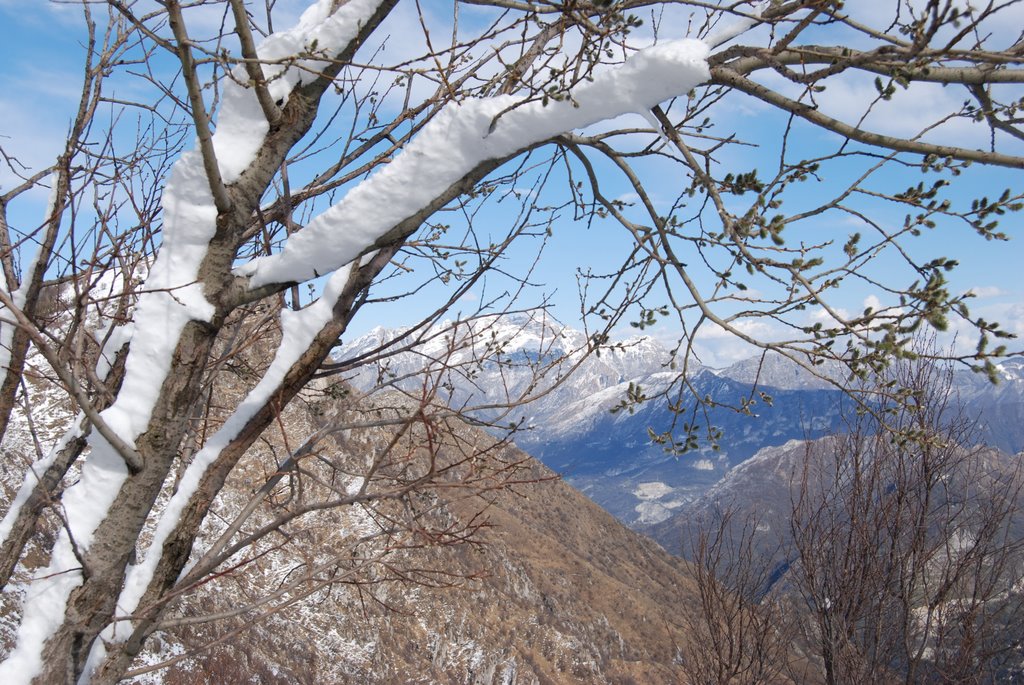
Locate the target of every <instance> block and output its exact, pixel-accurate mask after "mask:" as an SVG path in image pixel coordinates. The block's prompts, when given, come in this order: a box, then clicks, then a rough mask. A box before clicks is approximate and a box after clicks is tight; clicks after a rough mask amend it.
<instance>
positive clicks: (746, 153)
mask: <svg viewBox="0 0 1024 685" xmlns="http://www.w3.org/2000/svg"><path fill="white" fill-rule="evenodd" d="M279 4H280V5H281V6H282V7H283V8H284V9H285V10H286V13H287V14H289V15H291V16H295V15H296V14H297V12H298V11H299V10H300V8H301V7H302V5H303V4H304V3H302V2H299V1H298V0H293V1H292V2H289V3H287V4H285V3H283V2H282V3H279ZM433 6H438V7H439V9H437V11H436V13H435V14H434V15H433V16H434V18H435V19H436V21H437V22H438V26H442V25H443V23H444V18H445V13H444V7H445V5H444V4H443V3H440V4H438V3H434V4H433ZM95 11H97V12H99V11H103V9H102V8H101V7H96V8H95ZM466 16H469V17H470V19H469V20H468V21H471V20H472V17H471V15H466ZM197 18H198V17H197ZM201 19H203V20H204V21H209V22H211V23H210V26H213V25H215V24H216V22H217V21H218V19H219V17H218V16H217V15H214V14H212V13H207V16H205V17H202V18H201ZM278 21H279V22H280V21H283V20H282V19H279V20H278ZM417 24H418V21H417V20H416V17H415V14H414V13H413V12H411V11H400V12H398V13H397V14H396V15H395V17H394V19H393V20H392V31H393V33H394V34H395V37H396V38H393V39H392V41H390V42H389V49H390V50H391V51H392V53H391V57H392V58H394V56H395V53H396V52H397V53H401V52H402V51H403V50H405V51H410V52H411V51H412V50H413V46H414V45H415V44H416V43H417V42H419V40H420V38H419V29H418V26H417ZM0 27H2V28H0V38H2V45H3V47H2V48H0V50H2V52H3V57H4V60H5V65H6V68H5V70H4V71H3V72H2V73H0V136H3V138H0V141H2V145H3V146H4V148H5V150H6V151H8V153H10V154H13V155H16V156H17V157H18V158H19V159H20V160H21V161H22V162H23V163H24V164H26V165H27V166H29V167H31V168H33V169H38V168H41V167H43V166H45V165H46V164H47V163H49V162H50V161H52V159H53V158H54V157H55V155H56V154H57V153H58V152H59V146H60V143H61V141H62V139H63V134H64V131H65V130H66V128H67V126H68V123H69V120H70V117H71V114H72V111H73V107H74V106H75V104H76V102H77V97H78V93H77V89H78V85H79V83H80V81H81V75H80V59H81V54H82V51H81V46H80V40H81V39H80V36H81V32H80V9H78V8H76V7H74V6H69V5H59V4H51V3H47V2H41V1H40V2H23V1H19V0H0ZM201 29H202V25H201V24H199V25H198V29H197V30H201ZM669 30H670V29H668V28H666V32H667V31H669ZM672 37H677V36H672ZM871 80H872V79H867V80H864V79H860V80H858V79H850V80H848V82H844V83H841V84H839V85H838V86H837V87H835V88H833V89H831V90H830V91H829V92H826V93H824V94H822V96H821V98H820V101H821V106H822V108H823V110H825V111H829V112H831V113H836V114H843V113H849V112H851V111H854V110H855V108H857V107H859V106H862V105H863V102H864V99H865V98H866V97H870V96H871V91H873V85H872V83H871ZM862 81H863V82H862ZM125 87H128V86H125ZM951 91H952V89H942V88H941V87H937V86H936V87H932V86H928V87H922V88H915V90H914V91H913V92H909V93H898V94H897V97H896V98H894V100H893V101H892V102H889V103H884V107H881V108H879V110H878V111H876V112H875V113H874V114H873V115H872V116H871V117H870V118H869V119H868V120H867V124H866V125H868V126H870V127H872V128H874V129H875V130H881V131H883V132H888V133H895V134H899V133H913V132H914V131H916V130H918V128H919V127H920V125H921V122H923V121H925V119H926V118H927V116H928V114H929V113H930V112H931V111H932V110H937V109H938V108H940V107H942V106H949V104H950V102H951V101H954V100H956V99H957V98H960V97H961V96H960V95H959V94H957V93H953V92H951ZM715 119H716V125H717V131H718V132H719V133H722V134H724V133H728V132H732V131H738V132H739V133H741V134H742V135H743V136H744V137H745V138H746V139H749V140H755V141H758V142H760V143H761V146H760V147H758V148H751V147H743V148H740V147H735V148H732V149H730V150H728V151H726V152H724V153H723V154H722V155H721V161H722V162H723V163H725V164H728V165H730V167H735V168H736V169H738V170H749V169H754V168H758V169H760V170H762V172H765V171H767V170H770V169H771V168H773V166H774V165H777V146H778V140H779V131H780V130H781V127H782V126H784V124H785V122H784V120H783V118H782V117H780V116H778V115H776V114H774V113H772V112H770V111H768V110H766V108H765V107H764V106H763V105H759V104H757V103H755V102H753V101H750V100H749V99H746V98H741V97H736V98H732V99H730V100H727V101H726V102H725V103H723V104H722V106H720V107H718V108H717V109H716V111H715ZM915 127H917V128H915ZM932 135H934V136H951V137H955V138H956V139H957V140H958V141H968V142H969V141H971V139H972V138H974V139H976V144H978V145H981V144H983V143H984V140H983V139H982V138H981V137H980V134H979V132H978V130H977V128H976V127H971V126H969V125H966V124H963V123H960V122H956V123H953V124H951V125H947V126H946V127H945V130H942V129H940V130H939V131H937V132H935V133H934V134H932ZM799 140H800V143H799V144H800V145H804V146H806V149H807V154H811V153H812V152H814V151H819V150H821V149H828V148H829V147H834V146H835V145H836V144H837V143H836V139H835V138H834V137H832V138H830V137H829V136H827V135H825V134H823V133H821V132H819V131H816V130H813V129H810V128H809V127H808V130H807V131H805V132H803V134H802V135H801V137H800V138H799ZM962 144H968V143H966V142H964V143H962ZM1018 147H1019V146H1018ZM857 164H861V163H860V162H856V161H855V162H852V163H850V164H847V165H837V166H836V169H835V170H834V171H833V172H832V173H834V174H836V175H837V176H839V175H843V174H849V173H853V172H854V171H856V169H855V166H856V165H857ZM649 172H650V175H649V177H648V178H649V184H650V185H649V187H650V189H651V193H652V195H653V196H654V197H655V198H656V199H658V200H661V201H663V202H665V203H668V202H670V201H671V199H672V198H674V197H675V195H676V194H677V193H678V190H679V188H680V187H682V186H683V185H685V184H688V183H689V179H688V178H686V177H682V176H680V175H679V173H678V171H677V170H671V171H666V170H665V169H663V168H659V167H658V166H657V165H653V166H652V168H651V169H650V170H649ZM556 173H561V172H556ZM837 176H836V177H837ZM836 177H833V176H829V177H826V178H825V179H824V180H823V181H822V182H820V183H819V182H809V183H807V184H805V185H804V186H803V187H801V188H800V189H799V191H798V192H796V193H794V194H793V198H792V200H791V204H787V208H790V207H799V206H800V205H801V203H805V202H806V203H809V202H813V201H815V200H817V199H818V198H820V197H822V196H823V195H824V194H825V192H827V190H828V189H829V187H830V186H832V185H834V182H835V178H836ZM1022 179H1024V174H1022V172H1021V171H1019V170H1007V169H979V168H974V169H971V170H970V171H969V173H967V174H965V175H964V176H963V177H961V178H960V179H958V182H957V187H956V189H955V191H953V192H952V193H951V195H950V197H951V199H953V200H954V201H969V200H968V199H969V198H971V197H975V196H977V195H983V194H989V195H992V194H994V195H998V193H999V192H1001V191H1002V189H1003V188H1005V187H1012V188H1018V189H1020V188H1024V183H1022V182H1021V181H1022ZM919 180H929V177H927V176H922V175H921V174H920V173H919V172H916V171H904V170H900V171H898V172H896V171H893V172H887V174H886V175H885V177H879V178H878V179H877V182H876V183H877V187H879V188H888V189H901V188H902V187H905V186H907V185H911V184H912V183H917V182H918V181H919ZM14 182H15V180H14V178H13V177H12V176H11V174H10V172H9V171H8V170H7V169H3V170H0V186H2V187H3V188H9V187H11V185H12V184H13V183H14ZM602 182H603V183H606V184H607V187H606V188H605V192H606V194H608V195H609V196H611V197H624V198H626V199H628V193H629V192H630V189H629V188H628V187H627V186H626V185H625V184H623V183H622V182H621V179H616V178H615V176H614V175H611V174H609V175H608V176H603V177H602ZM556 186H557V182H552V187H556ZM522 190H525V189H522ZM553 197H554V196H553V195H552V194H551V193H549V194H548V195H547V196H546V197H545V199H546V201H547V202H553ZM44 201H45V193H44V192H42V191H39V192H36V193H34V194H33V195H32V196H31V197H27V198H24V199H23V200H22V201H20V202H18V203H17V204H16V205H15V206H13V207H12V210H11V217H12V219H13V220H15V221H22V222H25V223H26V225H28V224H29V222H31V221H32V217H37V216H39V214H40V213H41V207H42V203H43V202H44ZM744 201H746V198H738V199H737V204H738V205H739V204H740V203H742V202H744ZM515 204H516V203H514V202H513V201H512V198H510V199H509V200H508V201H506V202H504V203H501V204H495V205H494V207H493V208H490V209H488V210H486V212H485V213H484V214H482V215H481V217H482V218H484V219H486V222H487V224H488V226H493V229H492V230H493V233H494V234H495V235H499V234H501V233H502V231H503V230H504V229H505V228H506V227H507V226H508V225H509V224H510V223H512V222H513V221H514V220H515V209H514V207H515ZM884 204H885V203H879V202H876V201H867V202H865V204H864V206H865V207H871V208H873V211H875V212H876V214H877V215H878V216H881V217H883V218H885V219H886V220H888V221H891V222H900V221H902V216H903V214H904V213H905V210H904V209H902V208H892V207H886V206H884ZM437 218H438V220H439V221H445V222H448V221H449V219H452V220H453V221H452V222H451V223H452V224H453V229H452V232H453V233H456V232H457V231H458V222H457V221H455V219H457V213H454V212H453V213H450V215H449V214H446V215H442V216H439V217H437ZM1021 219H1022V217H1020V216H1011V217H1008V218H1006V219H1004V222H1003V225H1002V226H1001V228H1002V230H1004V231H1005V232H1007V233H1008V234H1009V235H1011V237H1012V240H1011V241H1010V242H1008V243H1004V242H995V241H985V240H982V239H980V238H979V237H978V236H976V235H971V234H970V233H969V232H968V231H967V230H965V228H964V227H963V226H959V225H955V224H953V223H946V224H940V225H939V226H938V227H937V228H936V229H935V230H934V231H931V232H929V233H928V234H926V235H924V236H922V237H921V238H920V239H916V240H914V241H913V243H912V244H911V246H910V249H911V250H912V251H913V254H914V255H915V256H917V255H928V256H929V257H931V256H935V257H937V256H940V255H943V256H948V257H953V258H956V259H959V260H960V262H961V267H960V268H959V269H958V270H957V271H956V272H955V273H954V274H953V278H952V283H953V286H954V289H956V290H961V291H966V290H969V289H973V290H974V291H975V293H976V294H977V295H978V297H977V298H976V300H975V305H974V307H973V308H972V309H973V311H974V313H977V314H982V315H984V316H986V318H990V319H994V320H998V321H1001V322H1003V323H1004V324H1006V326H1007V328H1009V329H1010V330H1016V332H1018V333H1020V334H1024V287H1022V285H1021V279H1020V277H1019V269H1020V264H1021V263H1024V259H1022V257H1024V249H1022V248H1021V238H1022V236H1021V230H1020V225H1021ZM550 229H551V232H550V233H551V234H550V237H549V238H548V239H547V247H546V250H545V256H544V258H543V259H542V260H541V261H540V263H539V264H538V267H537V270H536V271H535V272H534V273H533V276H532V278H531V282H533V283H536V284H537V285H536V286H535V287H530V288H529V289H528V295H529V297H527V298H526V299H525V300H524V302H525V303H531V302H532V303H536V302H539V301H541V300H542V299H544V298H545V297H551V298H552V302H553V304H554V306H555V311H556V314H557V315H558V316H559V318H561V319H562V320H563V321H565V322H566V323H569V324H570V325H575V324H577V322H578V319H579V301H578V296H577V292H578V291H577V286H578V281H577V274H578V272H579V271H580V270H581V269H587V268H592V269H593V270H594V271H595V272H602V271H607V270H611V269H614V268H616V267H617V266H618V264H619V261H618V260H620V259H621V256H622V255H623V254H624V253H625V252H626V251H628V250H629V249H630V246H631V243H630V239H629V236H628V235H627V234H626V233H625V231H624V230H623V229H621V228H619V227H618V226H617V225H614V224H613V222H611V221H600V220H599V221H595V222H594V223H592V224H590V225H586V224H583V223H580V222H573V221H572V211H571V208H570V209H564V210H562V211H560V212H557V213H556V215H555V220H554V221H553V222H552V223H551V224H550ZM854 230H861V229H860V228H858V227H857V226H855V225H853V222H851V221H850V220H849V217H843V216H838V215H836V216H827V217H824V218H822V219H820V220H815V221H812V222H807V225H805V226H802V227H800V228H799V229H794V231H793V233H794V234H796V233H799V234H800V236H801V237H802V236H803V235H806V236H807V239H808V240H812V239H817V240H820V239H821V237H822V236H825V237H832V238H834V239H836V240H838V241H840V243H841V242H842V241H843V239H844V238H843V236H845V235H848V234H849V233H850V232H852V231H854ZM538 242H539V240H534V241H527V243H526V244H524V245H522V246H521V248H517V249H516V250H515V251H514V252H513V253H512V254H511V255H510V258H509V260H508V264H509V266H510V267H513V268H514V269H518V270H520V271H521V270H523V269H525V268H527V267H528V265H529V264H530V263H532V250H533V246H535V245H536V244H538ZM877 266H878V267H879V268H880V269H881V270H882V271H883V272H884V269H886V268H889V265H888V264H886V263H885V262H884V261H880V262H879V263H878V264H877ZM896 284H898V285H905V284H906V283H905V279H902V278H900V280H898V281H897V282H896ZM509 285H510V282H508V281H505V280H503V279H502V278H501V277H500V276H498V275H495V276H494V277H491V278H489V279H488V282H487V290H482V289H477V290H476V291H474V292H473V293H472V294H471V295H470V296H469V297H467V298H466V300H464V301H463V302H462V303H461V308H464V309H465V310H467V311H468V310H470V309H472V308H473V307H474V306H475V304H476V303H477V302H480V301H481V298H486V297H488V296H490V295H493V294H495V293H497V292H500V291H502V290H504V289H505V288H507V287H509ZM445 290H446V288H445V287H442V286H440V285H438V286H436V287H435V288H433V289H432V290H431V291H428V292H425V293H421V294H420V295H419V296H417V297H416V298H415V299H411V300H408V301H406V302H403V303H401V304H399V305H395V306H387V307H377V308H375V309H374V310H372V311H369V310H368V311H364V312H363V313H362V315H361V316H360V318H358V319H357V320H356V322H354V325H353V327H352V334H353V335H355V334H359V333H360V332H363V331H365V330H368V329H369V328H372V327H373V326H375V325H378V324H383V325H401V324H403V323H408V322H409V321H410V320H411V319H412V318H413V317H415V316H416V315H417V314H419V313H421V312H423V311H424V310H425V309H426V308H428V307H431V306H433V303H434V302H436V301H437V299H438V298H440V297H442V296H443V295H444V293H445ZM378 292H381V293H383V292H385V290H384V289H379V290H378ZM871 298H882V299H883V300H884V295H883V294H881V293H876V292H873V290H872V289H871V288H868V287H865V286H864V285H863V284H861V285H856V284H854V283H852V282H851V283H850V287H848V288H845V289H844V290H843V291H842V292H841V294H840V295H839V297H838V299H837V300H836V304H837V306H839V307H842V308H844V309H846V310H848V311H859V310H860V309H861V308H863V306H864V304H865V302H870V301H871ZM657 303H658V301H657V298H654V299H652V300H651V304H657ZM884 303H885V302H884V301H883V304H884ZM634 318H635V317H634ZM759 325H760V324H759ZM621 332H622V334H624V335H625V334H629V333H631V332H632V331H631V329H629V328H628V326H627V327H623V329H622V331H621ZM650 332H651V333H653V334H654V335H656V336H658V337H662V338H665V339H671V338H672V337H673V335H674V333H675V329H674V328H673V327H672V326H671V325H670V324H668V323H666V324H663V325H661V326H659V327H656V328H655V329H653V330H652V331H650ZM758 332H759V333H761V334H763V335H768V336H770V335H772V332H771V331H770V330H767V329H763V328H762V329H760V330H759V331H758ZM701 351H702V352H703V354H704V356H705V357H706V362H707V363H710V364H712V365H722V364H725V363H728V362H730V361H734V360H735V359H736V358H738V357H740V356H743V355H744V354H746V353H747V350H746V349H745V348H744V347H743V346H742V345H739V344H737V343H736V341H734V340H731V339H728V338H724V337H716V334H715V332H714V331H709V333H708V335H707V337H706V341H705V343H704V345H703V347H702V350H701Z"/></svg>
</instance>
